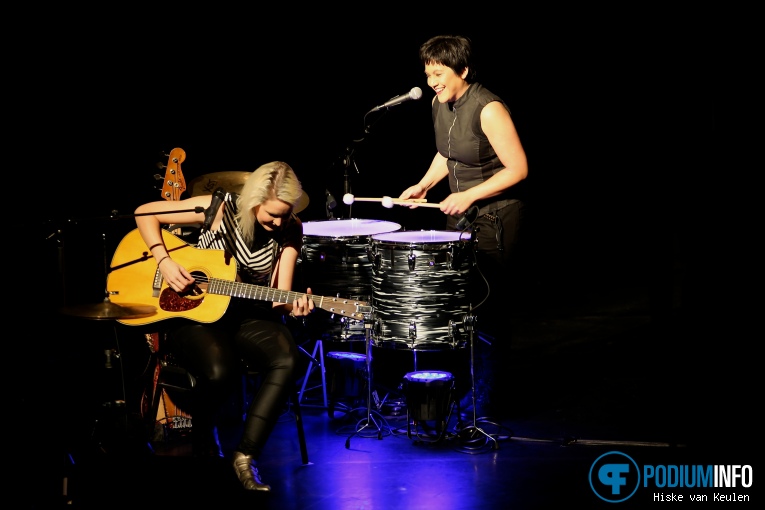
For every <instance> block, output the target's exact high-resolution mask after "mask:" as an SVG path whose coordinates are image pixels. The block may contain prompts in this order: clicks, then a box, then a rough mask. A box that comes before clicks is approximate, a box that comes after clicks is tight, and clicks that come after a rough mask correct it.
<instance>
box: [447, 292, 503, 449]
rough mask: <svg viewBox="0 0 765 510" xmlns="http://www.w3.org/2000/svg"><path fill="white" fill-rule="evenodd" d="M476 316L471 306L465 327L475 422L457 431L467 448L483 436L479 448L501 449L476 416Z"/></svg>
mask: <svg viewBox="0 0 765 510" xmlns="http://www.w3.org/2000/svg"><path fill="white" fill-rule="evenodd" d="M475 322H476V317H475V315H473V307H472V306H471V307H470V314H469V315H466V316H465V329H466V330H467V331H468V332H469V333H470V387H471V391H472V394H473V423H472V425H468V426H467V427H464V428H462V429H460V431H459V432H458V433H457V437H458V439H459V440H460V441H461V442H462V443H463V444H465V445H466V446H464V448H465V449H469V448H468V447H469V446H472V445H475V444H476V443H477V442H478V438H481V437H482V438H483V444H480V445H479V446H478V448H476V449H481V448H485V447H486V446H491V449H492V450H498V449H499V442H498V441H497V438H496V437H494V436H493V435H491V434H489V433H488V432H486V431H484V430H483V429H482V428H480V427H479V426H478V424H477V422H478V419H477V418H476V414H477V411H476V396H475V342H474V340H473V339H474V330H475Z"/></svg>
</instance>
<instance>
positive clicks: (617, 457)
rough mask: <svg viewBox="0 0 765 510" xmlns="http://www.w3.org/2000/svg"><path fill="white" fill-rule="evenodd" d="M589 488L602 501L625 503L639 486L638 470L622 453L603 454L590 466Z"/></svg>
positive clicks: (627, 456) (635, 464) (630, 459)
mask: <svg viewBox="0 0 765 510" xmlns="http://www.w3.org/2000/svg"><path fill="white" fill-rule="evenodd" d="M589 478H590V488H591V489H592V491H593V492H594V493H595V494H596V495H597V496H598V497H599V498H600V499H602V500H603V501H606V502H608V503H621V502H622V501H626V500H627V499H629V498H630V497H632V495H633V494H635V491H636V490H637V489H638V487H639V486H640V469H639V468H638V465H637V463H636V462H635V461H634V460H632V457H630V456H629V455H626V454H624V453H622V452H616V451H614V452H608V453H604V454H603V455H601V456H600V457H598V458H597V459H595V462H593V463H592V466H590V474H589Z"/></svg>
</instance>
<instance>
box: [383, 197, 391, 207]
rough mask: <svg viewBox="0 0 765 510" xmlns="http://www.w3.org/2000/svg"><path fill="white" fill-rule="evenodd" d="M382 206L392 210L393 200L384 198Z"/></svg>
mask: <svg viewBox="0 0 765 510" xmlns="http://www.w3.org/2000/svg"><path fill="white" fill-rule="evenodd" d="M382 205H383V207H385V208H388V209H390V208H392V207H393V199H392V198H391V197H383V199H382Z"/></svg>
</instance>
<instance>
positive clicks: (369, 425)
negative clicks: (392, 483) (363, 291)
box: [345, 313, 390, 448]
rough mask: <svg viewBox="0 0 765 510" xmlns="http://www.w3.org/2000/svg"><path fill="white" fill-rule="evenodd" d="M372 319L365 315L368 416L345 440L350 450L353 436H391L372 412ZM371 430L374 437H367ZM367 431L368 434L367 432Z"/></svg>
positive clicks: (379, 437)
mask: <svg viewBox="0 0 765 510" xmlns="http://www.w3.org/2000/svg"><path fill="white" fill-rule="evenodd" d="M371 319H372V317H371V313H364V337H365V342H366V358H367V359H366V369H367V416H366V418H365V419H363V420H360V421H359V422H358V423H356V430H355V431H354V432H353V433H352V434H351V435H350V436H348V439H346V440H345V447H346V448H350V447H351V438H352V437H353V436H361V437H377V439H382V438H383V435H389V434H390V430H389V429H388V430H385V428H383V427H382V426H381V425H380V423H378V421H377V420H376V419H375V416H374V414H377V415H378V417H379V420H380V422H382V421H384V420H383V419H382V416H381V415H380V414H379V413H377V412H374V413H373V411H372V335H371V331H372V320H371ZM369 430H373V431H374V432H375V434H374V435H366V434H369ZM365 431H366V432H365Z"/></svg>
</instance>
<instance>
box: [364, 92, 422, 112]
mask: <svg viewBox="0 0 765 510" xmlns="http://www.w3.org/2000/svg"><path fill="white" fill-rule="evenodd" d="M421 97H422V89H421V88H420V87H414V88H412V90H410V91H409V92H407V93H406V94H401V95H400V96H396V97H394V98H393V99H391V100H389V101H386V102H385V103H383V104H381V105H380V106H375V107H374V108H372V109H371V110H369V111H370V112H376V111H377V110H382V109H383V108H390V107H391V106H396V105H397V104H401V103H403V102H404V101H409V100H410V99H420V98H421Z"/></svg>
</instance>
